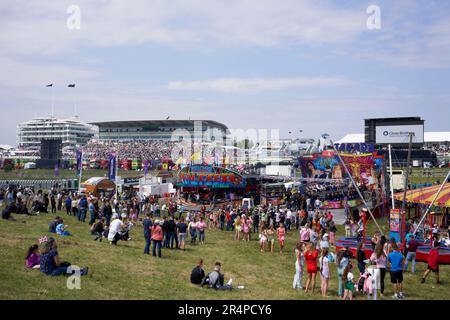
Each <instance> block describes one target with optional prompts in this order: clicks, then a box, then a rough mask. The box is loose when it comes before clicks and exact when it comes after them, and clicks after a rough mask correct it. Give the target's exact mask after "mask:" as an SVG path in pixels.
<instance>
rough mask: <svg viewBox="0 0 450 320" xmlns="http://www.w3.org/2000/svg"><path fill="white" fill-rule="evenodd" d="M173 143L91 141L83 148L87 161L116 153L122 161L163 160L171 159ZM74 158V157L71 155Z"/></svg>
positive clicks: (105, 157)
mask: <svg viewBox="0 0 450 320" xmlns="http://www.w3.org/2000/svg"><path fill="white" fill-rule="evenodd" d="M175 143H176V142H172V141H129V142H128V141H127V142H125V141H124V142H109V141H91V142H89V143H88V144H87V145H86V146H84V147H83V153H84V158H85V159H108V158H109V156H110V154H111V153H112V152H116V153H117V154H118V155H119V158H121V159H138V160H161V159H163V158H171V155H172V149H173V147H174V145H175ZM71 157H72V158H73V155H71Z"/></svg>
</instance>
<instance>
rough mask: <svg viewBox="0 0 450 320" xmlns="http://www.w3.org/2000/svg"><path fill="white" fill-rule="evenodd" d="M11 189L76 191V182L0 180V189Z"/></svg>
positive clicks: (64, 180)
mask: <svg viewBox="0 0 450 320" xmlns="http://www.w3.org/2000/svg"><path fill="white" fill-rule="evenodd" d="M10 186H13V187H33V188H35V189H51V188H54V187H56V188H59V189H77V188H78V180H76V179H60V180H0V188H4V189H5V188H8V187H10Z"/></svg>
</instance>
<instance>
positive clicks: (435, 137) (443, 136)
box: [336, 131, 450, 143]
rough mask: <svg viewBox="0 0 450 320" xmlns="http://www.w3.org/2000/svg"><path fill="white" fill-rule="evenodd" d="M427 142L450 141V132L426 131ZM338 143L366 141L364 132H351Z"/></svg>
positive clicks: (425, 138)
mask: <svg viewBox="0 0 450 320" xmlns="http://www.w3.org/2000/svg"><path fill="white" fill-rule="evenodd" d="M424 140H425V143H432V142H450V132H449V131H447V132H425V133H424ZM336 143H364V133H350V134H347V135H346V136H345V137H343V138H342V139H341V140H339V141H337V142H336Z"/></svg>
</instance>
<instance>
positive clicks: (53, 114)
mask: <svg viewBox="0 0 450 320" xmlns="http://www.w3.org/2000/svg"><path fill="white" fill-rule="evenodd" d="M51 88H52V89H51V90H52V119H53V118H54V117H55V92H54V91H53V90H54V89H53V85H52V87H51Z"/></svg>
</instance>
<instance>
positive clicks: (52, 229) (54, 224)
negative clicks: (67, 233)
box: [48, 217, 61, 233]
mask: <svg viewBox="0 0 450 320" xmlns="http://www.w3.org/2000/svg"><path fill="white" fill-rule="evenodd" d="M60 220H61V218H60V217H56V218H55V219H54V220H53V221H52V222H50V224H49V225H48V232H50V233H56V227H57V226H58V224H60Z"/></svg>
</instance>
